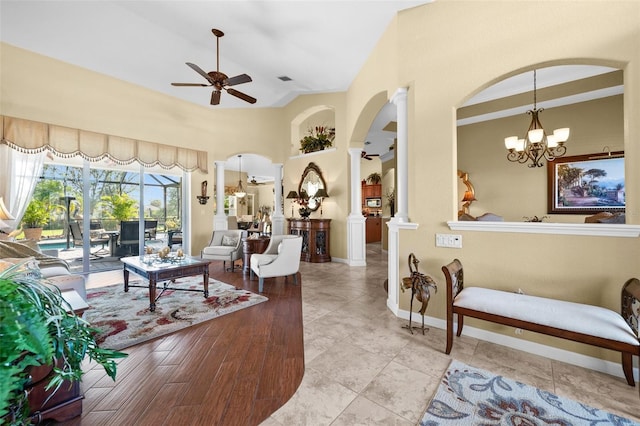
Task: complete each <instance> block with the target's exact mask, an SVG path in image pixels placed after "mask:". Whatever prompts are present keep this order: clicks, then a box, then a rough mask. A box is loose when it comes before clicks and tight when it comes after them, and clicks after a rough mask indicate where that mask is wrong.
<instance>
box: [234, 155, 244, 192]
mask: <svg viewBox="0 0 640 426" xmlns="http://www.w3.org/2000/svg"><path fill="white" fill-rule="evenodd" d="M238 164H239V169H238V187H237V188H236V191H235V194H236V197H238V198H243V197H244V196H245V195H247V191H245V190H244V187H243V186H242V155H238Z"/></svg>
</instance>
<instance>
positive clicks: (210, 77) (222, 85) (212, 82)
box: [171, 28, 256, 105]
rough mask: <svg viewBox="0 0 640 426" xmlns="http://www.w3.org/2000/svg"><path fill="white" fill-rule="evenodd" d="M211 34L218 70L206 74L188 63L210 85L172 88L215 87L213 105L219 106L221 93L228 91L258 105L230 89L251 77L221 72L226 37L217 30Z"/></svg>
mask: <svg viewBox="0 0 640 426" xmlns="http://www.w3.org/2000/svg"><path fill="white" fill-rule="evenodd" d="M211 32H212V33H213V35H215V36H216V70H215V71H209V72H204V71H203V70H202V68H200V67H199V66H197V65H196V64H192V63H190V62H187V65H188V66H189V67H190V68H191V69H192V70H194V71H195V72H197V73H198V74H200V75H201V76H203V77H204V78H205V80H207V82H208V83H209V84H204V83H171V85H172V86H199V87H208V86H213V87H214V89H215V90H214V91H213V93H211V105H218V104H219V103H220V93H221V92H222V90H223V89H224V90H226V91H227V93H228V94H230V95H233V96H235V97H236V98H240V99H242V100H243V101H245V102H249V103H250V104H255V103H256V98H254V97H251V96H249V95H247V94H245V93H242V92H239V91H238V90H235V89H232V88H229V86H235V85H237V84H242V83H249V82H250V81H252V80H251V77H249V76H248V75H247V74H240V75H237V76H235V77H227V75H226V74H224V73H222V72H220V37H222V36H224V33H223V32H222V31H220V30H217V29H215V28H214V29H212V30H211Z"/></svg>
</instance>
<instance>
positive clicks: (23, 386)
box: [0, 259, 127, 425]
mask: <svg viewBox="0 0 640 426" xmlns="http://www.w3.org/2000/svg"><path fill="white" fill-rule="evenodd" d="M30 262H32V260H29V259H25V260H23V261H22V262H20V263H18V264H16V265H13V266H11V267H9V268H7V269H6V270H4V271H2V272H0V318H2V321H0V364H1V365H2V367H3V370H4V371H3V379H2V380H0V420H2V422H3V423H2V424H10V425H24V424H29V423H30V422H31V418H30V412H31V410H32V409H34V410H37V409H39V408H40V407H31V408H30V407H29V399H28V392H27V391H28V390H29V389H30V388H31V387H32V386H33V385H34V384H33V383H31V377H30V372H31V369H32V368H36V367H39V366H51V368H50V370H51V372H50V374H49V375H48V376H47V377H46V380H48V384H47V385H46V389H49V390H52V391H53V392H57V391H58V390H60V389H61V388H62V385H63V384H65V383H68V381H70V382H77V381H79V380H80V379H81V378H82V375H83V371H82V362H83V361H84V359H85V357H87V356H88V357H89V358H90V359H91V360H94V361H96V362H97V363H99V364H100V365H102V366H103V367H104V369H105V371H106V372H107V374H108V375H109V377H111V378H112V379H114V380H115V376H116V368H117V366H116V362H115V360H116V359H118V358H123V357H125V356H127V354H125V353H121V352H117V351H112V350H109V349H102V348H100V347H98V344H97V343H96V341H95V338H94V330H93V329H92V328H91V326H90V325H89V323H87V322H86V321H84V320H83V319H82V318H80V317H78V316H76V315H75V314H74V313H73V312H71V306H70V305H69V304H68V303H67V302H66V301H65V300H64V298H63V297H62V296H61V293H60V291H59V290H58V289H57V287H50V286H47V285H46V281H45V280H43V279H41V278H39V271H38V269H37V267H32V266H30Z"/></svg>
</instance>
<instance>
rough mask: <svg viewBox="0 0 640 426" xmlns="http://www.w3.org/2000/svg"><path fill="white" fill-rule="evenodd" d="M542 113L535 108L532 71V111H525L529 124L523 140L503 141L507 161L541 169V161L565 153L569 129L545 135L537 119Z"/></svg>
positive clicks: (515, 138) (534, 85)
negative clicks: (529, 117)
mask: <svg viewBox="0 0 640 426" xmlns="http://www.w3.org/2000/svg"><path fill="white" fill-rule="evenodd" d="M542 111H544V108H540V109H537V108H536V71H535V70H533V109H530V110H529V111H527V114H531V124H529V130H528V131H527V135H526V136H525V138H524V139H519V138H518V137H517V136H509V137H508V138H505V139H504V146H505V147H506V148H507V150H508V151H509V152H508V153H507V160H509V161H512V162H514V163H515V162H518V163H521V164H525V163H527V162H529V161H530V162H531V163H530V164H527V166H528V167H531V168H534V167H542V160H544V159H546V160H547V161H553V160H554V159H555V158H556V157H562V156H563V155H564V154H565V153H566V152H567V147H565V146H564V143H565V142H566V141H567V139H569V128H568V127H565V128H562V129H556V130H554V131H553V134H552V135H547V133H546V132H545V130H544V128H543V127H542V124H540V119H539V118H538V115H539V114H540V113H541V112H542Z"/></svg>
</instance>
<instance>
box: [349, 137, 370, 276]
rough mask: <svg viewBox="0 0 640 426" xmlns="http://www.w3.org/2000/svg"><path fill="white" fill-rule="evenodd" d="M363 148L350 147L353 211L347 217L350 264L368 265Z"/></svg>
mask: <svg viewBox="0 0 640 426" xmlns="http://www.w3.org/2000/svg"><path fill="white" fill-rule="evenodd" d="M361 155H362V148H349V156H350V160H351V162H350V166H351V200H350V201H351V212H350V213H349V217H348V218H347V261H348V263H349V266H366V265H367V255H366V253H367V250H366V241H365V240H366V235H365V233H366V224H365V221H366V218H365V217H364V216H362V186H361V184H360V159H361Z"/></svg>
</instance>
